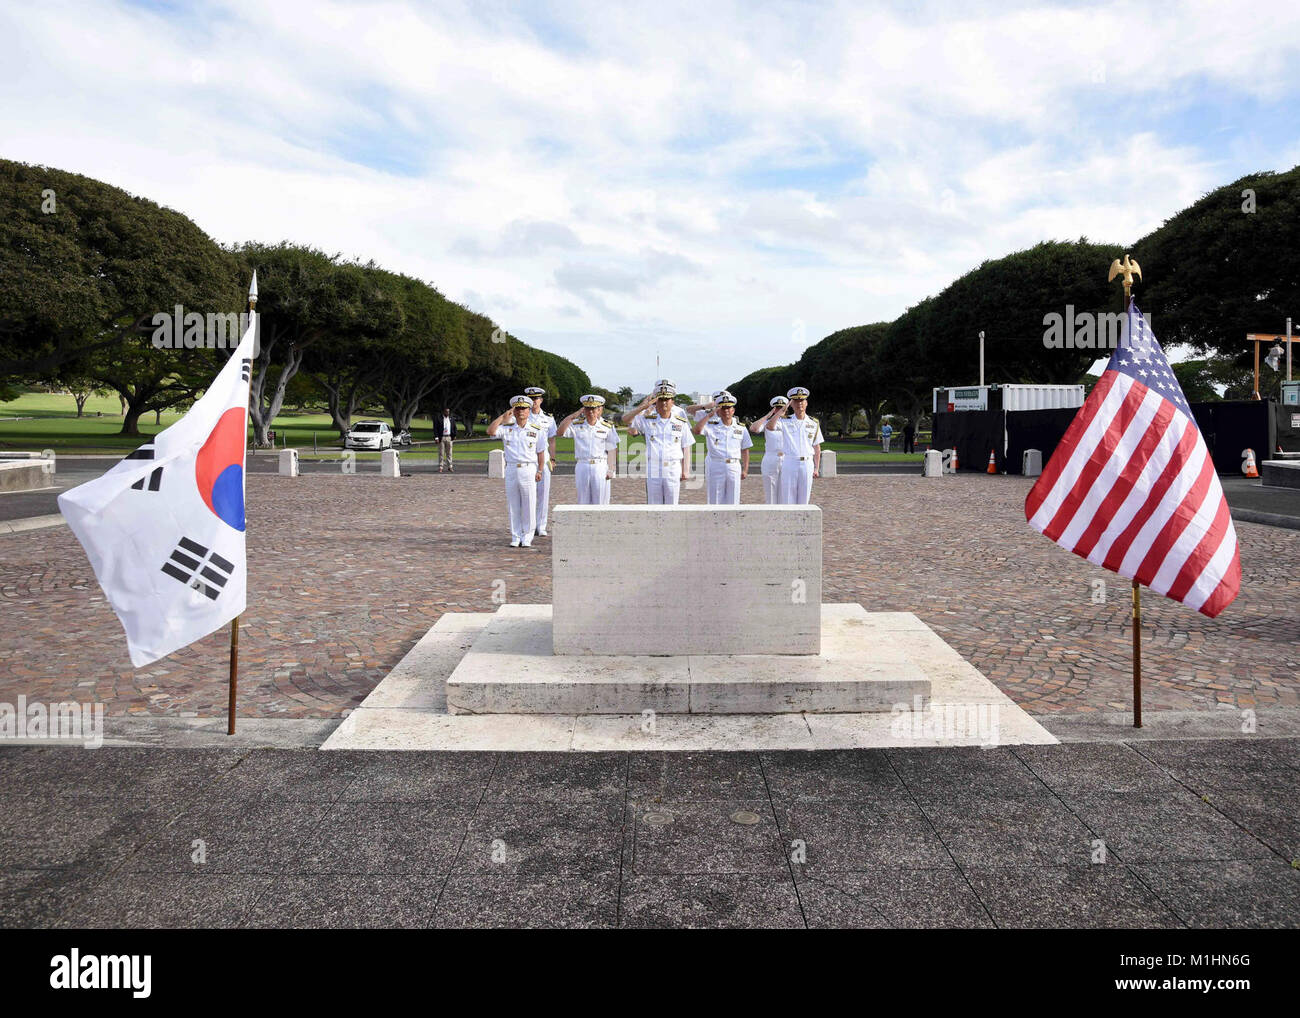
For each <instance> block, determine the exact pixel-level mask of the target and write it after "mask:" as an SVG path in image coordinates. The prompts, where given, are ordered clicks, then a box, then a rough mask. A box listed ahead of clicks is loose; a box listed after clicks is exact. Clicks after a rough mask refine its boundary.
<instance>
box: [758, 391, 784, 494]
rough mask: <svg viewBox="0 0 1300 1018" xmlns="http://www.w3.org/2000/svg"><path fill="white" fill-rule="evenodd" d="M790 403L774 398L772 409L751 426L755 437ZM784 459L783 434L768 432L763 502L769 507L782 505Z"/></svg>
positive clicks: (764, 450)
mask: <svg viewBox="0 0 1300 1018" xmlns="http://www.w3.org/2000/svg"><path fill="white" fill-rule="evenodd" d="M789 402H790V401H789V400H788V399H786V398H785V397H784V396H773V397H772V404H771V405H772V409H771V410H769V411H768V412H767V413H765V414H764V415H763V416H762V417H760V418H759V419H758V420H756V421H755V422H754V423H753V424H751V425H750V426H749V430H750V431H751V432H753V433H754V434H755V435H757V434H758V433H759V432H760V431H764V429H765V428H766V427H767V422H768V421H769V420H770V419H771V417H772V415H773V414H776V413H779V412H780V411H782V410H784V409H785V405H786V404H787V403H789ZM783 458H784V450H783V447H782V445H781V432H779V431H768V432H766V433H765V434H764V436H763V464H762V471H763V501H764V502H766V503H767V504H768V505H780V504H781V461H782V459H783Z"/></svg>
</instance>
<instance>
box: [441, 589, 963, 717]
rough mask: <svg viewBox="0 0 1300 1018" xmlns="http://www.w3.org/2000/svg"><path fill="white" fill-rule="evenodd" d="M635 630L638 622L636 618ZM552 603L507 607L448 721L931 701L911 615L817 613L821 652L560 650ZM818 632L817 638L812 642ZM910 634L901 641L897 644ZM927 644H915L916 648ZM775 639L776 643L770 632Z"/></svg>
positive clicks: (467, 671) (885, 707) (851, 707)
mask: <svg viewBox="0 0 1300 1018" xmlns="http://www.w3.org/2000/svg"><path fill="white" fill-rule="evenodd" d="M630 617H631V618H632V619H633V621H631V622H629V625H640V624H641V621H640V620H639V619H636V617H635V616H630ZM551 635H552V633H551V606H550V605H549V604H508V605H503V606H502V607H501V609H500V610H499V611H498V612H497V613H496V615H494V616H493V617H492V620H491V621H490V622H489V623H488V624H487V628H485V629H484V630H483V633H482V634H481V635H480V636H479V637H478V639H477V640H475V641H474V645H473V646H472V647H471V648H470V649H469V652H468V653H466V655H465V656H464V657H463V658H462V659H461V660H460V663H459V664H457V665H456V669H455V671H453V672H452V673H451V675H450V676H449V677H448V678H447V709H448V710H449V711H450V712H451V713H452V714H638V715H639V714H642V713H643V712H645V711H653V712H654V713H656V714H798V713H799V712H801V711H811V712H814V713H836V714H861V713H870V712H874V711H889V710H891V709H893V707H894V705H895V704H900V703H901V704H912V703H914V702H920V703H921V704H922V705H923V706H924V705H925V704H926V703H928V702H929V699H930V680H929V679H928V678H926V676H925V673H924V672H922V671H921V669H920V668H918V667H917V666H916V665H915V664H914V663H913V662H912V660H911V658H910V657H909V652H908V650H907V646H908V644H907V640H906V637H907V636H909V635H910V636H911V637H912V638H913V639H912V646H913V653H915V652H917V651H918V650H922V649H923V648H924V646H925V645H926V644H927V643H929V642H931V641H937V642H938V643H939V644H940V645H942V641H941V640H938V637H936V636H935V635H934V634H933V633H932V632H930V630H929V629H927V628H926V627H925V625H924V623H922V622H921V621H920V620H919V619H917V618H916V617H915V616H914V615H907V614H903V613H890V612H882V613H878V614H876V615H874V616H871V615H868V614H867V612H866V610H865V609H863V608H862V606H861V605H856V604H833V605H823V606H822V607H821V634H820V641H819V642H820V646H821V648H822V650H821V653H820V654H803V655H789V654H699V655H696V654H691V655H680V656H657V657H653V656H648V655H636V656H631V655H627V656H617V655H600V656H590V655H580V654H574V655H569V654H555V653H554V652H553V651H552V648H551ZM815 635H816V634H814V636H815ZM900 637H902V638H903V639H902V640H900V639H899V638H900ZM918 641H919V642H918ZM768 642H775V641H773V640H772V639H771V637H768Z"/></svg>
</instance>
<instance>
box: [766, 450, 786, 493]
mask: <svg viewBox="0 0 1300 1018" xmlns="http://www.w3.org/2000/svg"><path fill="white" fill-rule="evenodd" d="M782 459H783V457H782V456H781V455H780V453H775V452H769V453H764V454H763V501H764V502H766V503H767V504H768V505H780V504H781V461H782Z"/></svg>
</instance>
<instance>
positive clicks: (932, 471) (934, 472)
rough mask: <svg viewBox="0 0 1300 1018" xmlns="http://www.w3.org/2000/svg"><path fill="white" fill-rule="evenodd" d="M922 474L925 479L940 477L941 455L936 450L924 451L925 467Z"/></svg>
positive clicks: (941, 472)
mask: <svg viewBox="0 0 1300 1018" xmlns="http://www.w3.org/2000/svg"><path fill="white" fill-rule="evenodd" d="M922 474H923V475H924V476H925V477H942V476H943V453H941V452H940V451H939V450H938V449H926V450H925V466H924V467H922Z"/></svg>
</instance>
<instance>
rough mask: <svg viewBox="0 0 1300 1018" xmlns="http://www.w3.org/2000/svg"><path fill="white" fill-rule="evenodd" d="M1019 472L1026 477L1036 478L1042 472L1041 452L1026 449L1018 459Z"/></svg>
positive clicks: (1039, 450)
mask: <svg viewBox="0 0 1300 1018" xmlns="http://www.w3.org/2000/svg"><path fill="white" fill-rule="evenodd" d="M1020 472H1021V473H1022V474H1024V475H1025V476H1026V477H1037V476H1038V475H1039V474H1041V473H1042V472H1043V450H1041V449H1026V450H1025V454H1024V455H1023V456H1022V457H1021V458H1020Z"/></svg>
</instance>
